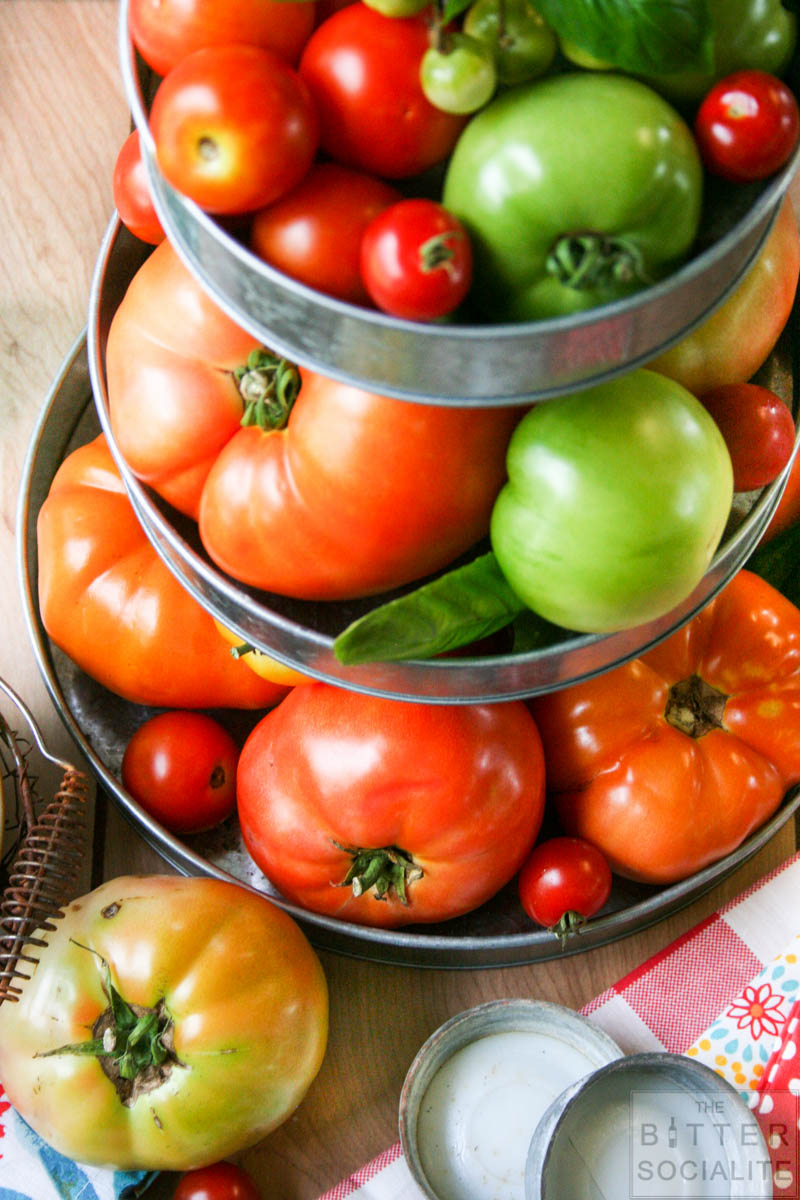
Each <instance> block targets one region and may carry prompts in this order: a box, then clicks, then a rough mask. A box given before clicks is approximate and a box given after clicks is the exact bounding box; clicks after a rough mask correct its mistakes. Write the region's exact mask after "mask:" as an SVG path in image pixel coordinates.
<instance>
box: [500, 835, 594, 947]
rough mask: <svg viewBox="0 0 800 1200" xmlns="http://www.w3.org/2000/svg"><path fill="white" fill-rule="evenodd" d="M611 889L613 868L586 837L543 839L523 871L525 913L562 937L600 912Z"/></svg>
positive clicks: (521, 885)
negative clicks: (584, 838)
mask: <svg viewBox="0 0 800 1200" xmlns="http://www.w3.org/2000/svg"><path fill="white" fill-rule="evenodd" d="M610 892H611V869H610V867H609V865H608V863H607V862H606V860H605V858H604V857H603V855H602V853H601V852H600V851H599V850H598V849H597V847H596V846H593V845H592V843H591V842H586V841H584V840H583V838H577V837H555V838H550V839H549V840H548V841H545V842H539V844H538V845H537V846H534V848H533V850H532V851H531V853H530V855H529V857H528V859H527V861H526V862H525V864H524V866H523V867H522V870H521V871H520V873H519V898H520V901H521V902H522V907H523V908H524V909H525V912H526V913H527V914H528V916H529V917H530V918H531V920H533V921H536V923H537V925H544V926H545V928H546V929H550V930H552V932H553V933H555V934H557V935H558V936H559V937H561V938H562V940H563V939H564V938H565V937H566V936H567V935H568V934H569V933H570V932H571V931H572V930H574V929H577V928H579V926H580V925H581V924H582V923H583V922H584V921H585V920H586V919H587V918H588V917H593V916H594V915H595V913H596V912H599V910H600V909H601V908H602V907H603V905H604V904H605V902H606V900H607V899H608V897H609V893H610Z"/></svg>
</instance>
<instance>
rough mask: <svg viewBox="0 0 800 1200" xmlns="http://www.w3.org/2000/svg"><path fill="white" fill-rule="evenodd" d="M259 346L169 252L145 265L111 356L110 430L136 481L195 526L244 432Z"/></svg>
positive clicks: (119, 317) (122, 310) (115, 330)
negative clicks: (215, 473)
mask: <svg viewBox="0 0 800 1200" xmlns="http://www.w3.org/2000/svg"><path fill="white" fill-rule="evenodd" d="M258 347H259V343H258V342H257V341H256V340H255V338H252V337H250V335H249V334H248V333H245V331H244V330H243V329H241V328H240V327H239V326H238V325H237V324H236V323H235V321H232V320H231V319H230V317H228V316H226V314H225V313H224V312H223V311H222V309H221V308H219V306H218V305H217V304H215V303H214V301H213V300H211V299H210V298H209V297H208V296H207V294H206V292H205V291H204V290H203V288H202V287H201V286H200V284H199V283H198V282H197V281H196V280H195V278H194V276H193V275H192V274H191V273H190V272H189V271H188V270H187V268H186V267H185V266H184V265H183V263H182V262H181V260H180V259H179V258H178V256H177V254H176V253H175V251H174V250H173V249H172V246H171V245H170V244H169V242H162V243H161V245H160V246H158V247H157V249H156V250H154V251H153V253H152V254H151V255H150V257H149V258H148V259H146V261H145V262H144V263H143V264H142V266H141V267H140V268H139V270H138V271H137V272H136V274H135V275H134V277H133V279H132V280H131V282H130V283H129V285H128V289H127V291H126V292H125V296H124V298H123V300H122V303H121V304H120V306H119V308H118V309H117V311H116V312H115V314H114V317H113V320H112V322H111V328H110V329H109V333H108V343H107V347H106V374H107V382H108V406H109V416H110V419H111V429H112V432H113V434H114V440H115V441H116V444H117V446H118V447H119V450H120V452H121V454H122V456H123V458H124V459H125V461H126V463H127V464H128V466H129V467H130V468H131V470H132V471H133V473H134V474H135V475H137V476H138V477H139V478H140V479H141V480H142V481H143V482H144V483H146V484H148V485H149V486H150V487H152V488H153V489H154V490H155V491H157V492H158V493H159V495H160V496H163V497H164V499H165V500H168V501H169V503H170V504H172V505H174V506H175V508H177V509H179V510H180V511H181V512H183V513H186V514H187V516H190V517H196V516H197V507H198V504H199V501H200V492H201V490H202V487H203V483H204V481H205V477H206V475H207V474H208V472H209V470H210V469H211V464H212V463H213V462H214V459H215V458H216V457H217V455H218V454H219V452H220V450H221V449H222V447H223V446H224V445H225V443H226V442H227V441H228V439H229V438H231V437H232V436H233V434H234V433H235V432H236V430H237V429H238V428H239V424H240V422H241V419H242V414H243V412H244V408H245V400H244V396H245V395H247V393H248V389H250V390H252V388H253V387H254V386H255V381H254V378H253V375H252V373H250V372H248V370H247V361H248V358H249V356H250V355H251V354H252V353H253V351H254V350H257V349H258Z"/></svg>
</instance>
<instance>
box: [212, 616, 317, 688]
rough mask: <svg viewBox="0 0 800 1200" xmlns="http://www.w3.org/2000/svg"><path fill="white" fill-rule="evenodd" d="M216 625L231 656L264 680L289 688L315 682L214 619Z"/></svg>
mask: <svg viewBox="0 0 800 1200" xmlns="http://www.w3.org/2000/svg"><path fill="white" fill-rule="evenodd" d="M214 624H215V625H216V627H217V632H218V633H219V634H220V635H221V636H222V637H223V638H224V640H225V641H226V642H227V643H228V645H229V646H230V648H231V656H232V657H233V658H235V659H236V661H237V662H243V663H246V664H247V666H248V667H249V668H250V670H251V671H253V672H254V674H256V675H259V676H260V677H261V678H262V679H267V680H269V682H270V683H281V684H286V685H287V686H288V687H296V686H297V685H298V684H303V683H312V682H313V680H312V678H311V676H310V675H303V674H302V673H301V672H300V671H296V670H295V669H294V668H293V667H287V666H285V665H284V664H283V663H282V662H279V661H278V659H277V658H270V656H269V655H268V654H265V653H264V651H263V650H258V649H257V648H256V647H255V646H253V645H251V644H250V643H249V642H243V641H242V639H241V638H240V637H239V635H238V633H235V632H234V631H233V630H232V629H228V628H227V626H225V625H223V624H222V622H221V621H218V620H217V619H216V618H214Z"/></svg>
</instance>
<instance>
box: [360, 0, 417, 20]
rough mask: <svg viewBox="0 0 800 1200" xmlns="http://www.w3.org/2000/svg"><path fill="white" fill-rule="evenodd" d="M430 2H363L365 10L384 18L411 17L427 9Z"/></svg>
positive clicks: (408, 0)
mask: <svg viewBox="0 0 800 1200" xmlns="http://www.w3.org/2000/svg"><path fill="white" fill-rule="evenodd" d="M430 2H431V0H364V3H365V4H366V6H367V8H374V9H375V12H379V13H381V14H382V15H383V16H384V17H413V16H414V15H415V14H416V13H418V12H422V10H423V8H427V7H428V5H429V4H430Z"/></svg>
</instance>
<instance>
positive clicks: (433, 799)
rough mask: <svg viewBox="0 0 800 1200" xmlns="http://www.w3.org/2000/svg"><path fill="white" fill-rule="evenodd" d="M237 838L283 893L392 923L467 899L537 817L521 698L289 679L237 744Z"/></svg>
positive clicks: (498, 874) (504, 867)
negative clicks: (397, 694)
mask: <svg viewBox="0 0 800 1200" xmlns="http://www.w3.org/2000/svg"><path fill="white" fill-rule="evenodd" d="M236 790H237V801H238V808H239V821H240V824H241V827H242V834H243V837H244V840H245V844H246V846H247V848H248V850H249V851H250V854H251V855H252V856H253V859H254V860H255V862H256V863H257V864H258V866H259V867H261V869H262V870H263V871H264V872H265V874H266V875H267V876H268V877H269V879H270V880H271V881H272V882H273V883H274V884H275V886H276V887H277V888H278V889H279V891H281V892H282V893H283V895H284V896H286V897H287V898H288V899H290V900H292V901H294V902H295V903H297V904H299V905H301V906H302V907H304V908H308V909H311V910H312V911H314V912H321V913H326V914H328V915H330V916H335V917H337V918H339V919H340V920H344V921H352V922H355V923H356V924H363V925H376V926H384V927H394V926H398V925H408V924H420V923H430V922H432V921H443V920H446V919H448V918H450V917H455V916H458V915H460V914H461V913H465V912H469V911H470V910H471V909H474V908H477V907H478V905H480V904H482V903H483V902H484V901H485V900H488V899H489V897H490V896H493V895H494V894H495V892H497V891H499V889H500V888H501V887H502V886H503V885H504V884H505V883H507V882H508V881H509V879H511V878H512V876H513V875H514V874H515V872H516V871H517V870H518V869H519V867H520V866H521V864H522V862H523V861H524V859H525V857H526V855H527V854H528V852H529V850H530V848H531V846H532V845H533V842H534V839H535V837H536V835H537V833H538V831H539V827H540V825H541V821H542V813H543V800H544V762H543V759H542V752H541V742H540V740H539V735H538V732H537V729H536V725H535V723H534V721H533V719H532V717H531V715H530V713H529V712H528V711H527V709H526V707H525V705H524V704H522V703H521V702H510V703H507V704H481V705H439V704H422V703H406V702H402V701H398V700H387V699H384V698H383V697H379V696H368V695H362V694H360V693H356V692H348V691H344V690H342V689H341V688H337V687H331V686H329V685H328V684H324V683H312V684H311V685H309V686H308V687H303V688H295V689H294V691H292V692H290V693H289V695H288V696H287V698H286V700H285V701H284V702H282V703H281V704H280V705H279V706H278V708H276V709H274V710H273V712H272V713H268V714H267V716H266V717H265V718H264V719H263V720H262V721H260V722H259V724H258V725H257V726H256V728H255V729H254V730H253V732H252V733H251V735H250V737H249V738H248V739H247V741H246V742H245V744H244V747H243V749H242V753H241V756H240V759H239V769H238V772H237V780H236Z"/></svg>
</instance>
